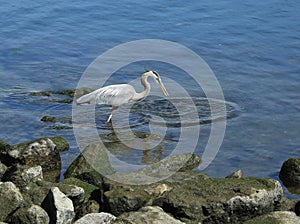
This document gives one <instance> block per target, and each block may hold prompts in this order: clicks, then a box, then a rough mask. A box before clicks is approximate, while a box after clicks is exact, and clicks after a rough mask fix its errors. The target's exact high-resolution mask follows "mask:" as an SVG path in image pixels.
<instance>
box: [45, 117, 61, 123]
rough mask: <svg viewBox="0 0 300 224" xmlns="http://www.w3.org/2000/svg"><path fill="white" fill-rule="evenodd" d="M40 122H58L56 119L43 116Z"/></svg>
mask: <svg viewBox="0 0 300 224" xmlns="http://www.w3.org/2000/svg"><path fill="white" fill-rule="evenodd" d="M41 121H43V122H51V123H56V122H57V121H58V120H57V118H56V117H51V116H44V117H42V119H41Z"/></svg>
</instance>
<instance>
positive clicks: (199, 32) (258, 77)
mask: <svg viewBox="0 0 300 224" xmlns="http://www.w3.org/2000/svg"><path fill="white" fill-rule="evenodd" d="M299 9H300V3H299V2H298V1H292V0H286V1H283V0H280V1H279V0H277V1H276V0H273V1H271V0H266V1H263V2H261V1H243V2H241V1H231V2H230V3H229V2H228V1H225V0H221V1H217V2H211V1H206V0H205V1H188V2H184V1H178V2H174V1H143V0H142V1H138V2H132V1H122V3H118V2H112V1H109V2H108V1H86V2H73V1H61V2H56V3H55V4H54V3H53V1H30V2H28V1H27V2H20V1H14V0H12V1H9V2H4V3H2V4H1V6H0V27H1V28H0V31H1V35H0V76H1V82H0V90H1V91H0V112H1V114H2V116H1V117H0V122H1V128H2V131H1V132H0V139H3V140H4V141H7V142H8V143H10V144H16V143H20V142H23V141H27V140H32V139H34V138H39V137H44V136H54V135H62V136H63V137H65V138H66V139H67V140H68V141H69V142H70V145H71V149H70V151H69V152H66V153H63V155H62V157H63V169H64V170H65V169H66V167H67V166H68V165H69V164H70V162H71V161H72V160H73V159H74V158H75V157H76V155H78V153H79V151H78V147H77V145H76V142H75V140H74V135H73V132H72V130H71V129H61V130H55V129H53V128H52V126H51V124H48V123H43V122H41V121H40V119H41V118H42V117H43V116H44V115H52V116H59V117H65V118H67V119H70V118H71V105H70V104H61V103H58V102H52V101H51V99H50V98H49V97H34V96H31V95H30V92H32V91H46V90H62V89H72V88H75V87H76V85H77V82H78V81H79V79H80V77H81V75H82V73H83V72H84V70H85V69H86V67H87V66H88V65H89V64H90V63H91V62H92V61H93V60H94V59H95V58H96V57H97V56H99V55H100V54H101V53H103V52H105V51H106V50H108V49H110V48H112V47H114V46H116V45H118V44H120V43H124V42H127V41H131V40H137V39H144V38H158V39H165V40H170V41H175V42H178V43H180V44H183V45H185V46H187V47H189V48H191V49H192V50H193V51H195V52H196V53H198V54H199V55H200V56H201V57H203V59H204V60H205V61H206V62H207V63H208V64H209V66H210V67H211V68H212V70H213V71H214V73H215V75H216V77H217V78H218V80H219V82H220V84H221V86H222V88H223V91H224V95H225V98H226V100H227V101H228V105H233V106H232V107H231V108H230V110H229V113H230V116H229V118H230V119H229V120H228V122H227V130H226V136H225V139H224V141H223V144H222V146H221V148H220V150H219V152H218V154H217V157H216V158H215V160H214V161H213V162H212V164H211V165H210V166H209V167H208V168H207V169H205V170H204V171H203V172H205V173H207V174H209V175H211V176H214V177H224V176H226V175H227V174H229V173H231V172H232V171H234V170H236V169H242V170H243V173H244V175H245V176H250V175H251V176H258V177H272V178H276V179H278V172H279V170H280V167H281V164H282V163H283V161H284V160H286V159H287V158H290V157H299V155H300V138H299V132H300V127H299V121H300V116H299V111H300V98H299V93H300V92H299V87H300V85H299V84H300V76H299V72H300V56H299V55H300V26H299V25H300V24H299V21H300V10H299ZM144 66H146V67H150V68H149V69H155V70H157V71H159V72H160V73H162V74H166V75H167V74H170V73H171V72H173V71H174V68H170V67H166V66H162V65H161V64H156V63H154V62H151V63H150V62H149V63H148V64H147V63H146V64H145V63H144V64H143V65H136V66H131V67H130V66H129V67H128V68H124V69H123V70H122V71H119V72H118V74H116V76H115V79H114V78H112V80H110V81H111V83H115V82H116V81H118V82H121V81H122V82H129V81H130V80H132V78H133V77H134V78H137V76H138V74H140V73H141V72H142V71H143V67H144ZM172 78H173V79H176V80H178V81H179V82H180V84H181V85H182V86H185V87H187V88H189V91H190V93H191V95H192V96H193V97H196V98H197V99H198V100H200V101H201V99H202V98H203V97H204V95H203V93H202V92H201V91H199V87H198V86H193V85H192V86H190V87H188V86H189V83H190V80H189V79H187V78H186V77H185V76H184V75H183V74H182V73H181V72H178V73H172ZM139 88H140V87H139ZM148 100H149V101H144V102H143V103H144V105H146V104H147V102H148V103H149V108H148V109H147V110H146V111H142V110H139V106H138V105H136V110H132V115H131V122H132V124H133V125H136V127H137V130H138V131H139V133H146V134H147V127H145V126H144V123H145V122H146V121H145V119H146V118H147V117H149V116H151V115H152V116H156V114H153V112H151V110H152V108H153V107H154V108H157V107H162V110H161V111H162V112H161V113H163V114H164V113H165V110H164V109H168V108H164V105H165V104H164V103H163V102H162V101H161V100H159V99H151V98H149V99H148ZM199 107H200V108H201V110H200V111H202V112H203V111H204V112H203V113H204V115H205V116H206V115H207V113H206V112H207V110H206V109H207V107H205V104H203V103H200V105H199ZM100 110H101V108H100ZM103 110H105V111H107V112H108V111H109V110H108V108H104V109H103ZM202 112H201V113H202ZM165 115H166V116H168V115H167V114H165ZM208 116H209V115H208ZM175 118H176V116H175V117H174V118H173V117H168V119H169V122H170V123H171V124H172V125H173V129H172V128H170V130H169V132H168V140H164V141H163V146H164V147H162V148H159V147H156V148H154V149H153V150H152V151H151V150H150V151H149V149H146V152H145V150H144V151H142V152H141V151H140V150H130V149H126V150H124V151H122V150H116V152H114V153H115V154H116V155H117V156H119V157H120V158H123V159H124V160H126V161H129V162H136V163H149V162H151V161H155V160H157V159H160V158H163V157H164V156H167V155H168V153H169V152H168V149H165V147H168V146H170V147H172V145H173V144H176V140H177V139H178V132H177V131H176V125H177V124H176V119H175ZM206 118H207V117H206ZM206 118H205V119H206ZM102 119H103V121H105V117H101V116H100V118H99V120H98V121H97V122H98V123H97V125H98V126H99V129H98V130H99V133H100V134H102V135H104V136H106V139H107V138H108V141H111V139H113V138H109V136H113V135H112V133H111V131H110V130H109V129H107V128H103V125H105V122H102ZM205 119H204V120H205ZM208 120H209V118H208ZM190 123H193V121H191V122H190ZM140 124H143V125H140ZM62 125H68V124H62ZM157 125H159V124H157ZM202 130H203V132H201V133H203V136H202V138H201V141H200V142H199V147H198V149H197V150H196V151H197V152H198V153H199V154H201V152H202V151H203V146H204V144H205V140H206V139H207V134H208V133H209V122H203V124H202ZM107 136H108V137H107ZM202 139H203V141H202ZM154 142H155V141H154ZM187 147H188V146H187ZM147 150H148V151H147ZM170 150H171V148H170ZM125 152H126V153H125Z"/></svg>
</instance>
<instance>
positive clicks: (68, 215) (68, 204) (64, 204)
mask: <svg viewBox="0 0 300 224" xmlns="http://www.w3.org/2000/svg"><path fill="white" fill-rule="evenodd" d="M42 208H44V209H45V211H46V212H47V213H48V215H49V217H50V223H56V224H68V223H72V221H73V219H74V217H75V212H74V207H73V203H72V200H71V199H69V198H68V197H67V196H66V195H65V194H64V193H62V192H61V191H60V190H59V188H58V187H52V188H51V189H50V191H49V193H48V195H47V197H46V198H45V200H44V201H43V203H42Z"/></svg>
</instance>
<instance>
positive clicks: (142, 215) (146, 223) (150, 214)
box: [115, 206, 184, 224]
mask: <svg viewBox="0 0 300 224" xmlns="http://www.w3.org/2000/svg"><path fill="white" fill-rule="evenodd" d="M122 223H128V224H134V223H143V224H183V223H184V222H181V221H180V220H177V219H175V218H173V217H172V216H170V215H169V214H167V213H165V212H164V210H163V209H162V208H160V207H158V206H146V207H143V208H141V209H140V210H139V211H137V212H129V213H124V214H122V215H120V216H119V217H118V218H117V220H116V222H115V224H122Z"/></svg>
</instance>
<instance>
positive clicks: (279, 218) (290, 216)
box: [244, 211, 300, 224]
mask: <svg viewBox="0 0 300 224" xmlns="http://www.w3.org/2000/svg"><path fill="white" fill-rule="evenodd" d="M257 223H270V224H271V223H274V224H275V223H276V224H299V223H300V217H298V216H297V215H296V214H295V213H294V212H290V211H275V212H271V213H269V214H265V215H262V216H258V217H256V218H253V219H250V220H247V221H246V222H244V224H257Z"/></svg>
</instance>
